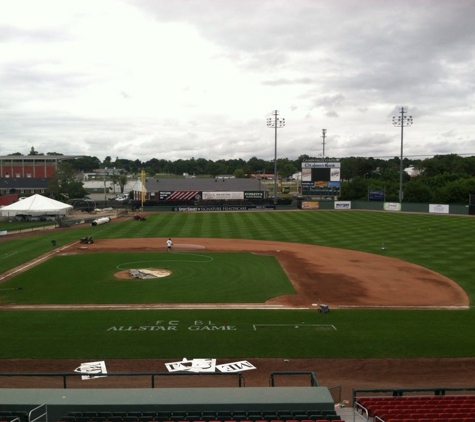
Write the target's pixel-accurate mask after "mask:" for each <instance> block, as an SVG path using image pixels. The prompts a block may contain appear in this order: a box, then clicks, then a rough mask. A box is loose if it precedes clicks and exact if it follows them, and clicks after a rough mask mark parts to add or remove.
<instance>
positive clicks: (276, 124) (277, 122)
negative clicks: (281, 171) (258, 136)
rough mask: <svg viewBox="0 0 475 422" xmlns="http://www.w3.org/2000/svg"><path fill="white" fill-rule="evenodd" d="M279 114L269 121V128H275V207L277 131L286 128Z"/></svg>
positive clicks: (276, 113)
mask: <svg viewBox="0 0 475 422" xmlns="http://www.w3.org/2000/svg"><path fill="white" fill-rule="evenodd" d="M278 116H279V112H278V111H277V110H275V111H274V118H272V117H269V118H268V119H267V127H270V128H274V130H275V142H274V205H277V129H280V128H282V127H284V126H285V119H279V118H278Z"/></svg>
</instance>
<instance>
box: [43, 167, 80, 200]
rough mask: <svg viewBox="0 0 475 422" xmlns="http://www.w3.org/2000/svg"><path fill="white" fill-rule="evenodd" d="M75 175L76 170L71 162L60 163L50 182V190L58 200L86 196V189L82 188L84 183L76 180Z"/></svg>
mask: <svg viewBox="0 0 475 422" xmlns="http://www.w3.org/2000/svg"><path fill="white" fill-rule="evenodd" d="M75 176H76V172H75V170H74V167H73V165H72V164H71V163H69V162H67V161H63V162H61V163H59V164H58V168H57V169H56V171H55V172H54V175H53V177H52V178H51V180H50V182H49V184H48V192H49V193H50V194H51V195H52V196H54V197H55V198H56V199H58V200H61V199H63V198H82V197H84V195H85V194H86V191H85V190H84V189H83V191H81V190H80V187H82V186H83V184H82V182H79V181H78V180H76V177H75Z"/></svg>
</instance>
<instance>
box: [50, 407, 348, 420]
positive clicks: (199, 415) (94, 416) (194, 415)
mask: <svg viewBox="0 0 475 422" xmlns="http://www.w3.org/2000/svg"><path fill="white" fill-rule="evenodd" d="M165 413H168V416H164V414H165ZM300 414H301V416H302V417H303V419H286V418H283V417H282V416H284V415H289V413H288V411H280V412H279V411H276V412H273V413H271V412H265V411H263V412H258V411H250V412H242V411H236V412H232V411H202V412H199V411H173V412H172V411H170V412H160V411H157V412H137V411H134V412H75V411H70V412H68V413H67V414H66V415H64V416H62V417H60V418H58V422H173V421H179V422H236V421H237V419H238V418H240V417H242V416H243V415H246V416H245V417H246V419H242V420H241V422H244V421H246V422H328V421H334V420H341V419H340V417H339V416H338V415H337V414H336V411H334V410H326V411H323V412H322V413H316V412H311V411H308V412H305V415H304V414H303V413H302V411H301V412H300ZM235 415H236V417H235Z"/></svg>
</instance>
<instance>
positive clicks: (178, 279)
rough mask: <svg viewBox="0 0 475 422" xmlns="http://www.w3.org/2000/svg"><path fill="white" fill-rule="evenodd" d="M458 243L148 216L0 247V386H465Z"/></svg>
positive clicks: (422, 223) (364, 223)
mask: <svg viewBox="0 0 475 422" xmlns="http://www.w3.org/2000/svg"><path fill="white" fill-rule="evenodd" d="M2 229H3V226H2ZM85 236H92V237H93V239H94V243H93V244H91V245H83V244H81V243H79V239H80V238H82V237H85ZM169 237H170V238H172V239H173V242H174V245H173V248H172V252H171V253H167V252H166V245H165V241H166V239H167V238H169ZM473 238H474V220H473V218H471V217H460V216H451V215H427V214H424V215H422V214H402V213H391V212H387V213H384V212H366V211H317V212H315V211H268V212H238V213H235V212H233V213H227V212H217V213H156V214H149V215H147V219H146V221H135V220H133V219H131V218H122V219H120V220H114V221H112V222H111V223H108V224H104V225H100V226H94V227H93V226H82V227H75V228H64V229H54V230H46V229H45V230H42V231H40V232H39V233H28V234H21V235H14V234H9V235H6V236H2V238H1V239H0V274H2V275H0V344H1V347H0V372H29V371H39V372H59V371H67V372H68V371H71V370H72V369H74V368H75V367H77V363H80V362H83V361H86V360H106V361H107V362H108V366H110V368H112V369H111V370H112V371H113V370H115V371H124V370H125V371H128V372H140V371H143V370H145V369H144V368H148V370H156V371H161V370H164V367H163V364H164V362H166V361H170V360H172V361H173V360H179V359H182V358H183V357H188V358H199V357H201V358H205V357H210V358H216V359H218V360H221V361H231V360H233V359H234V360H236V359H239V360H249V361H251V362H253V363H254V364H255V365H256V367H257V369H258V370H256V371H249V375H247V374H246V377H248V378H249V380H250V382H251V383H252V382H254V383H256V384H259V383H265V382H266V381H267V380H266V379H265V378H264V375H263V374H264V373H265V374H266V375H268V373H269V371H279V370H309V371H315V372H316V373H317V376H319V380H320V382H321V383H323V384H326V385H329V384H343V385H344V391H349V389H351V388H370V386H371V388H377V387H381V388H382V386H384V387H396V386H430V387H432V386H434V385H435V384H437V385H444V386H451V385H453V386H460V385H467V384H469V385H470V384H471V379H473V375H474V371H475V369H474V368H475V365H474V364H475V358H473V356H474V351H475V337H474V336H473V335H472V332H471V331H472V327H474V326H475V313H474V312H473V310H472V309H471V308H470V305H471V303H472V300H473V297H474V294H475V288H474V286H475V283H474V282H473V277H474V276H473V275H474V274H475V259H474V256H473ZM52 240H55V241H56V245H55V246H52V245H51V241H52ZM130 269H141V270H155V271H156V270H160V271H162V272H164V273H166V275H165V276H163V277H159V278H153V279H136V278H132V277H130V275H129V274H130V273H129V270H130ZM322 304H326V305H328V306H329V307H330V312H329V313H321V312H319V309H320V305H322ZM0 382H1V378H0ZM345 389H346V390H345Z"/></svg>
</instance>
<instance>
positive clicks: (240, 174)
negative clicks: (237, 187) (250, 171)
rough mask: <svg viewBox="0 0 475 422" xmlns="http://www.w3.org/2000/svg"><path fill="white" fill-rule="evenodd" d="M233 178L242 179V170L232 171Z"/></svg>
mask: <svg viewBox="0 0 475 422" xmlns="http://www.w3.org/2000/svg"><path fill="white" fill-rule="evenodd" d="M233 176H234V177H235V178H236V179H244V176H245V175H244V170H243V169H236V170H234V173H233Z"/></svg>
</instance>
